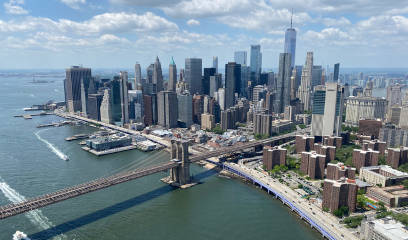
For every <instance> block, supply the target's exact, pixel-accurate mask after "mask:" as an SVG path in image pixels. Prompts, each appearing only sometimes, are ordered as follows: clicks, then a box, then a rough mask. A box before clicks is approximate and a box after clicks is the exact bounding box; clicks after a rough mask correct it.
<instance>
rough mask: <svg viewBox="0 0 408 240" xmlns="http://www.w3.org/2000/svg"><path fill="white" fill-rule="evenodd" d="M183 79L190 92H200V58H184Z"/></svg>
mask: <svg viewBox="0 0 408 240" xmlns="http://www.w3.org/2000/svg"><path fill="white" fill-rule="evenodd" d="M184 73H185V76H184V81H185V82H186V83H187V85H188V87H189V91H190V93H191V94H201V93H202V75H203V74H202V59H201V58H186V61H185V70H184Z"/></svg>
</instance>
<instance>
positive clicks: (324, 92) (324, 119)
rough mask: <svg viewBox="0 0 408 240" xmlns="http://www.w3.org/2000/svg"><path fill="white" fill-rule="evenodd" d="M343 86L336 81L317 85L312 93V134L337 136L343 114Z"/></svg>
mask: <svg viewBox="0 0 408 240" xmlns="http://www.w3.org/2000/svg"><path fill="white" fill-rule="evenodd" d="M343 98H344V88H343V87H342V86H340V85H339V84H337V83H326V85H325V86H317V87H316V88H315V92H314V95H313V110H312V135H313V136H332V135H334V136H339V134H340V131H341V123H342V116H343Z"/></svg>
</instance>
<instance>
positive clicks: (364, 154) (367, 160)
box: [352, 149, 380, 171]
mask: <svg viewBox="0 0 408 240" xmlns="http://www.w3.org/2000/svg"><path fill="white" fill-rule="evenodd" d="M379 156H380V152H379V151H374V150H372V149H368V150H362V149H354V150H353V160H352V161H353V166H354V167H356V169H357V171H360V168H362V167H369V166H377V165H378V158H379Z"/></svg>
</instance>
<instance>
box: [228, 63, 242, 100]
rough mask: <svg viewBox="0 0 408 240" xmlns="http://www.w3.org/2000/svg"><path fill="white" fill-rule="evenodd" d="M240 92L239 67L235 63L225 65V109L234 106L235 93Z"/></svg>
mask: <svg viewBox="0 0 408 240" xmlns="http://www.w3.org/2000/svg"><path fill="white" fill-rule="evenodd" d="M240 91H241V65H239V64H236V63H235V62H229V63H227V64H225V107H226V108H230V107H232V106H234V105H235V93H239V92H240Z"/></svg>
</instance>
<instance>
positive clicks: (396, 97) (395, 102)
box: [387, 84, 402, 108]
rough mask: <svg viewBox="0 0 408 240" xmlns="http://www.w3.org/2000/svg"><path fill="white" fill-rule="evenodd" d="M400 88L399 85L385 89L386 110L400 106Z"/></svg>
mask: <svg viewBox="0 0 408 240" xmlns="http://www.w3.org/2000/svg"><path fill="white" fill-rule="evenodd" d="M401 88H402V86H401V85H399V84H396V85H391V86H388V87H387V101H388V108H391V107H393V106H400V105H401V103H402V96H401Z"/></svg>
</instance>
